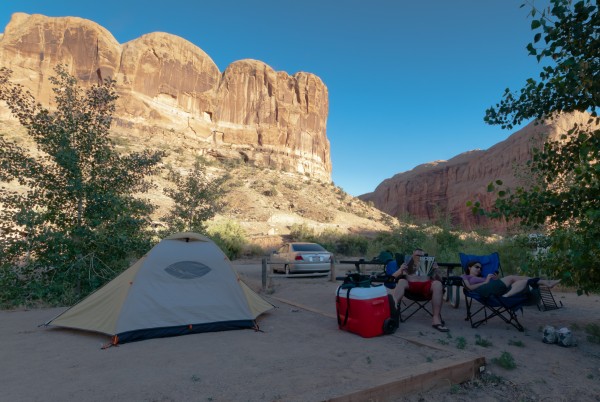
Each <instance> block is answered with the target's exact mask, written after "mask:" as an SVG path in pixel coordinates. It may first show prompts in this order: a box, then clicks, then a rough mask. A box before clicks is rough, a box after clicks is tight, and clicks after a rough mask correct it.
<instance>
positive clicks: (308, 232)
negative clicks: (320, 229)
mask: <svg viewBox="0 0 600 402" xmlns="http://www.w3.org/2000/svg"><path fill="white" fill-rule="evenodd" d="M290 238H291V239H292V241H308V242H316V241H317V234H316V233H315V230H314V229H313V228H311V227H309V226H308V225H306V224H304V223H301V224H298V223H294V224H293V225H292V226H291V227H290Z"/></svg>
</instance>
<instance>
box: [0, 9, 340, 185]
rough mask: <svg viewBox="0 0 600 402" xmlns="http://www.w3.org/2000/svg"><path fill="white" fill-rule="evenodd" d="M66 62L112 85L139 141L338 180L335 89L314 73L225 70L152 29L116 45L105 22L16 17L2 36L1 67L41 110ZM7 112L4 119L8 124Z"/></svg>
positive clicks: (245, 64) (259, 65)
mask: <svg viewBox="0 0 600 402" xmlns="http://www.w3.org/2000/svg"><path fill="white" fill-rule="evenodd" d="M59 63H62V64H65V65H67V66H68V69H69V71H70V73H71V74H72V75H74V76H75V77H76V78H77V79H78V80H79V81H80V83H82V84H84V85H91V84H93V83H97V82H98V80H99V79H106V78H112V79H114V80H116V82H117V88H118V92H119V95H120V98H119V100H118V108H117V113H116V116H115V125H114V126H113V128H114V129H115V130H117V131H121V132H125V133H127V134H128V135H129V136H130V137H131V139H132V141H131V142H132V143H136V144H137V143H140V142H141V144H153V145H155V144H156V143H162V144H163V145H164V146H165V147H169V146H170V145H172V144H173V143H174V138H173V137H177V141H175V142H177V143H178V144H179V146H180V147H183V148H186V149H187V150H188V151H189V152H193V153H195V154H197V155H204V156H209V157H216V158H225V159H239V160H243V161H244V162H245V163H251V164H255V165H258V166H269V167H272V168H275V169H280V170H286V171H292V172H299V173H304V174H308V175H311V176H314V177H317V178H319V179H323V180H327V181H330V180H331V158H330V144H329V140H328V138H327V131H326V125H327V115H328V108H329V106H328V91H327V87H326V86H325V84H324V83H323V82H322V81H321V79H320V78H319V77H317V76H316V75H313V74H310V73H305V72H299V73H296V74H294V75H289V74H287V73H285V72H278V71H274V70H273V69H272V68H271V67H269V66H268V65H266V64H265V63H263V62H261V61H257V60H240V61H236V62H233V63H232V64H230V65H229V66H228V67H227V68H226V69H225V71H224V72H223V73H221V72H220V71H219V69H218V67H217V66H216V65H215V63H214V62H213V60H212V59H211V58H210V57H209V56H208V55H207V54H206V53H205V52H204V51H203V50H202V49H200V48H199V47H197V46H196V45H194V44H192V43H190V42H188V41H187V40H185V39H183V38H180V37H178V36H175V35H171V34H168V33H162V32H154V33H149V34H146V35H143V36H142V37H140V38H137V39H134V40H132V41H130V42H127V43H125V44H119V43H118V42H117V40H116V39H115V38H114V37H113V36H112V34H111V33H110V32H109V31H107V30H106V29H105V28H103V27H101V26H100V25H98V24H96V23H94V22H92V21H89V20H85V19H82V18H76V17H59V18H54V17H46V16H43V15H38V14H35V15H28V14H24V13H16V14H14V15H13V16H12V18H11V20H10V22H9V24H8V25H7V26H6V29H5V32H4V34H1V35H0V66H2V67H7V68H9V69H11V70H13V79H14V81H15V82H19V83H21V84H23V85H24V86H25V87H27V88H28V89H29V90H30V91H31V92H32V94H33V95H34V96H35V98H36V99H37V100H38V101H40V102H42V103H43V104H51V103H52V101H53V92H52V86H51V84H50V82H49V77H51V76H54V75H55V71H54V68H55V66H56V65H57V64H59ZM8 116H9V114H8V111H7V109H6V108H5V107H4V106H2V105H0V117H2V118H8Z"/></svg>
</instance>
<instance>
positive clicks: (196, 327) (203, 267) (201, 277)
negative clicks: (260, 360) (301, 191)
mask: <svg viewBox="0 0 600 402" xmlns="http://www.w3.org/2000/svg"><path fill="white" fill-rule="evenodd" d="M271 308H273V306H272V305H271V304H270V303H268V302H266V301H265V300H264V299H263V298H261V297H260V296H259V295H258V294H256V293H255V292H254V291H252V290H251V289H250V288H249V287H248V286H247V285H246V284H245V283H244V282H242V281H241V280H240V278H239V277H238V275H237V273H236V272H235V270H234V269H233V266H232V265H231V262H230V261H229V259H228V258H227V256H226V255H225V254H224V253H223V251H221V249H220V248H219V247H218V246H217V245H216V244H215V243H214V242H213V241H212V240H210V239H208V238H207V237H204V236H202V235H199V234H197V233H178V234H175V235H172V236H169V237H167V238H165V239H163V240H162V241H161V242H160V243H158V244H157V245H156V246H154V247H153V248H152V249H151V250H150V251H149V252H148V253H147V254H146V255H145V256H144V257H142V258H140V259H139V260H138V261H137V262H136V263H135V264H133V265H132V266H131V267H129V268H128V269H127V270H125V271H124V272H123V273H121V274H120V275H119V276H117V277H116V278H115V279H113V280H112V281H110V282H109V283H107V284H106V285H104V286H103V287H101V288H100V289H98V290H97V291H96V292H94V293H92V294H91V295H89V296H88V297H87V298H85V299H83V300H82V301H81V302H79V303H77V304H76V305H74V306H73V307H71V308H69V309H68V310H66V311H65V312H63V313H61V314H59V315H58V316H57V317H55V318H53V319H52V320H50V321H48V322H47V323H46V324H45V325H52V326H57V327H64V328H73V329H79V330H85V331H93V332H99V333H102V334H107V335H109V336H111V338H112V339H111V343H112V344H113V345H116V344H120V343H125V342H133V341H140V340H144V339H149V338H162V337H167V336H177V335H186V334H192V333H199V332H211V331H226V330H232V329H241V328H256V321H255V320H256V317H258V316H259V315H260V314H262V313H264V312H265V311H267V310H270V309H271Z"/></svg>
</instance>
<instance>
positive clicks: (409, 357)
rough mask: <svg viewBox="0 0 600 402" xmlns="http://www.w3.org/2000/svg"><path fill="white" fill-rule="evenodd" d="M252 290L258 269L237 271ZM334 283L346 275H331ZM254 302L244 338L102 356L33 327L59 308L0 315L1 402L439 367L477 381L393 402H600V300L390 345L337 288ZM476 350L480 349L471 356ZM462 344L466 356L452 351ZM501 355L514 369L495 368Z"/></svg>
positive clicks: (304, 288)
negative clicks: (550, 333)
mask: <svg viewBox="0 0 600 402" xmlns="http://www.w3.org/2000/svg"><path fill="white" fill-rule="evenodd" d="M235 265H236V269H237V270H238V272H239V274H240V276H241V277H242V278H244V280H245V281H246V282H247V283H248V284H249V285H250V286H251V287H253V288H254V289H255V290H257V291H258V290H261V266H260V262H257V261H254V262H237V263H235ZM337 271H338V275H339V274H340V273H343V272H344V271H345V267H340V266H338V267H337ZM271 283H272V287H271V289H270V290H269V291H268V292H265V293H264V296H265V298H266V299H267V300H269V301H270V302H271V303H273V304H274V305H275V306H276V308H275V309H274V310H272V311H271V312H269V313H267V314H264V315H263V316H261V317H260V318H259V325H260V329H261V331H260V332H256V331H253V330H241V331H228V332H219V333H206V334H196V335H189V336H181V337H174V338H164V339H151V340H146V341H142V342H134V343H129V344H124V345H121V346H119V347H111V348H108V349H101V346H102V344H105V343H106V342H107V341H108V338H107V337H106V336H102V335H98V334H89V333H84V332H80V331H71V330H65V329H60V328H46V327H38V325H39V324H42V323H43V322H45V321H47V320H49V319H51V318H53V317H54V316H55V315H57V314H58V313H60V312H61V311H63V310H64V309H63V308H53V309H39V310H27V311H23V310H19V311H1V312H0V336H1V338H2V340H3V342H2V346H0V378H1V386H0V401H64V402H70V401H73V402H74V401H106V400H113V401H320V400H327V399H330V398H334V397H339V396H344V395H348V394H351V393H353V392H356V391H359V390H361V389H365V388H369V387H373V386H376V385H380V384H385V383H386V382H389V381H390V380H392V381H393V380H394V378H400V377H402V376H403V375H406V373H410V372H415V371H427V370H428V367H435V366H436V364H438V363H439V362H447V361H452V360H457V361H458V360H460V359H465V358H470V357H473V356H483V357H485V359H486V371H485V374H484V375H483V376H482V377H481V378H479V379H474V380H472V381H469V382H467V383H465V384H462V385H457V384H451V383H450V382H447V383H443V384H438V386H436V388H434V389H428V390H417V391H413V392H411V393H409V394H398V395H394V396H393V397H391V398H390V400H394V401H462V400H464V401H467V400H469V401H472V400H478V401H541V400H553V401H574V400H577V401H600V345H599V344H597V343H592V342H590V341H588V340H587V335H586V334H585V332H584V328H585V326H586V325H588V324H590V323H596V324H599V325H600V314H599V311H600V310H599V308H600V297H599V296H597V295H594V296H577V295H576V294H574V293H570V292H561V291H560V289H558V291H555V292H554V295H555V297H556V299H557V300H559V301H562V303H563V304H564V307H563V308H561V309H559V310H553V311H545V312H540V311H538V309H537V308H536V307H535V306H534V307H527V308H526V309H525V311H524V314H523V315H522V316H520V321H521V323H522V324H523V325H524V326H525V328H526V331H525V332H519V331H517V330H516V329H514V328H512V327H510V326H508V325H506V324H504V323H503V322H502V321H501V320H499V319H497V318H496V319H494V320H492V321H490V322H489V323H488V324H485V325H483V326H482V327H479V328H477V329H472V328H471V327H470V325H469V324H468V323H467V322H465V321H464V317H465V311H466V310H465V307H464V301H463V300H461V305H460V306H459V308H458V309H452V308H451V307H450V306H448V305H446V306H444V310H443V315H444V319H445V320H446V322H447V325H448V326H449V327H450V329H451V332H450V333H449V334H442V333H440V332H437V331H436V330H434V329H433V328H432V327H431V322H430V318H428V317H427V316H426V315H425V314H421V313H419V314H417V315H415V316H414V317H412V318H411V319H410V320H409V321H407V322H405V323H402V324H401V326H400V328H399V329H398V331H397V332H396V333H395V334H393V335H387V336H381V337H376V338H361V337H360V336H357V335H355V334H351V333H349V332H346V331H341V330H339V329H338V327H337V321H336V319H335V318H334V317H335V290H336V288H337V286H338V285H339V282H335V281H333V282H332V281H329V278H328V277H317V278H283V277H281V278H275V279H272V281H271ZM545 325H553V326H555V327H557V328H558V327H564V326H566V327H569V328H570V329H571V330H572V332H573V334H574V336H575V338H576V340H577V342H578V345H577V346H575V347H572V348H562V347H560V346H558V345H548V344H544V343H543V342H542V341H541V339H542V333H541V331H542V328H543V327H544V326H545ZM477 339H483V340H486V341H487V342H488V343H491V345H489V346H487V347H483V346H479V345H477V344H476V341H477ZM460 343H465V344H466V347H465V348H464V349H459V348H458V347H457V346H458V345H459V344H460ZM502 352H509V353H510V354H511V355H512V356H513V357H514V360H515V362H516V368H515V369H513V370H506V369H503V368H501V367H500V366H498V365H497V364H495V363H493V359H494V358H498V357H500V355H501V353H502Z"/></svg>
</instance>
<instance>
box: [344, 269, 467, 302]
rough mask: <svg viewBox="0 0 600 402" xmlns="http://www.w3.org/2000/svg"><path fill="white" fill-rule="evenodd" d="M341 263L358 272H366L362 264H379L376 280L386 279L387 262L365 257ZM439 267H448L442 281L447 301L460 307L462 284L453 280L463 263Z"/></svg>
mask: <svg viewBox="0 0 600 402" xmlns="http://www.w3.org/2000/svg"><path fill="white" fill-rule="evenodd" d="M339 263H340V264H346V265H354V268H355V270H356V273H359V274H360V273H366V268H365V269H363V270H362V271H361V266H365V265H379V266H380V267H381V269H380V271H379V272H378V273H377V274H376V275H375V276H374V280H375V281H377V280H378V279H381V281H384V280H385V277H386V276H385V273H384V272H383V270H384V268H385V267H384V265H385V264H386V262H384V261H381V260H378V259H376V258H375V259H372V260H365V259H364V258H359V259H358V260H340V261H339ZM437 265H438V267H440V268H446V276H445V277H444V278H442V282H443V283H444V285H445V286H446V290H445V299H446V301H447V302H448V303H449V304H450V305H451V306H452V307H454V308H458V306H459V304H460V285H459V284H458V283H457V282H456V280H451V279H454V278H456V276H454V275H452V274H453V273H454V270H455V268H460V267H461V264H460V263H459V262H438V263H437ZM336 279H337V280H343V279H344V277H337V278H336Z"/></svg>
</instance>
